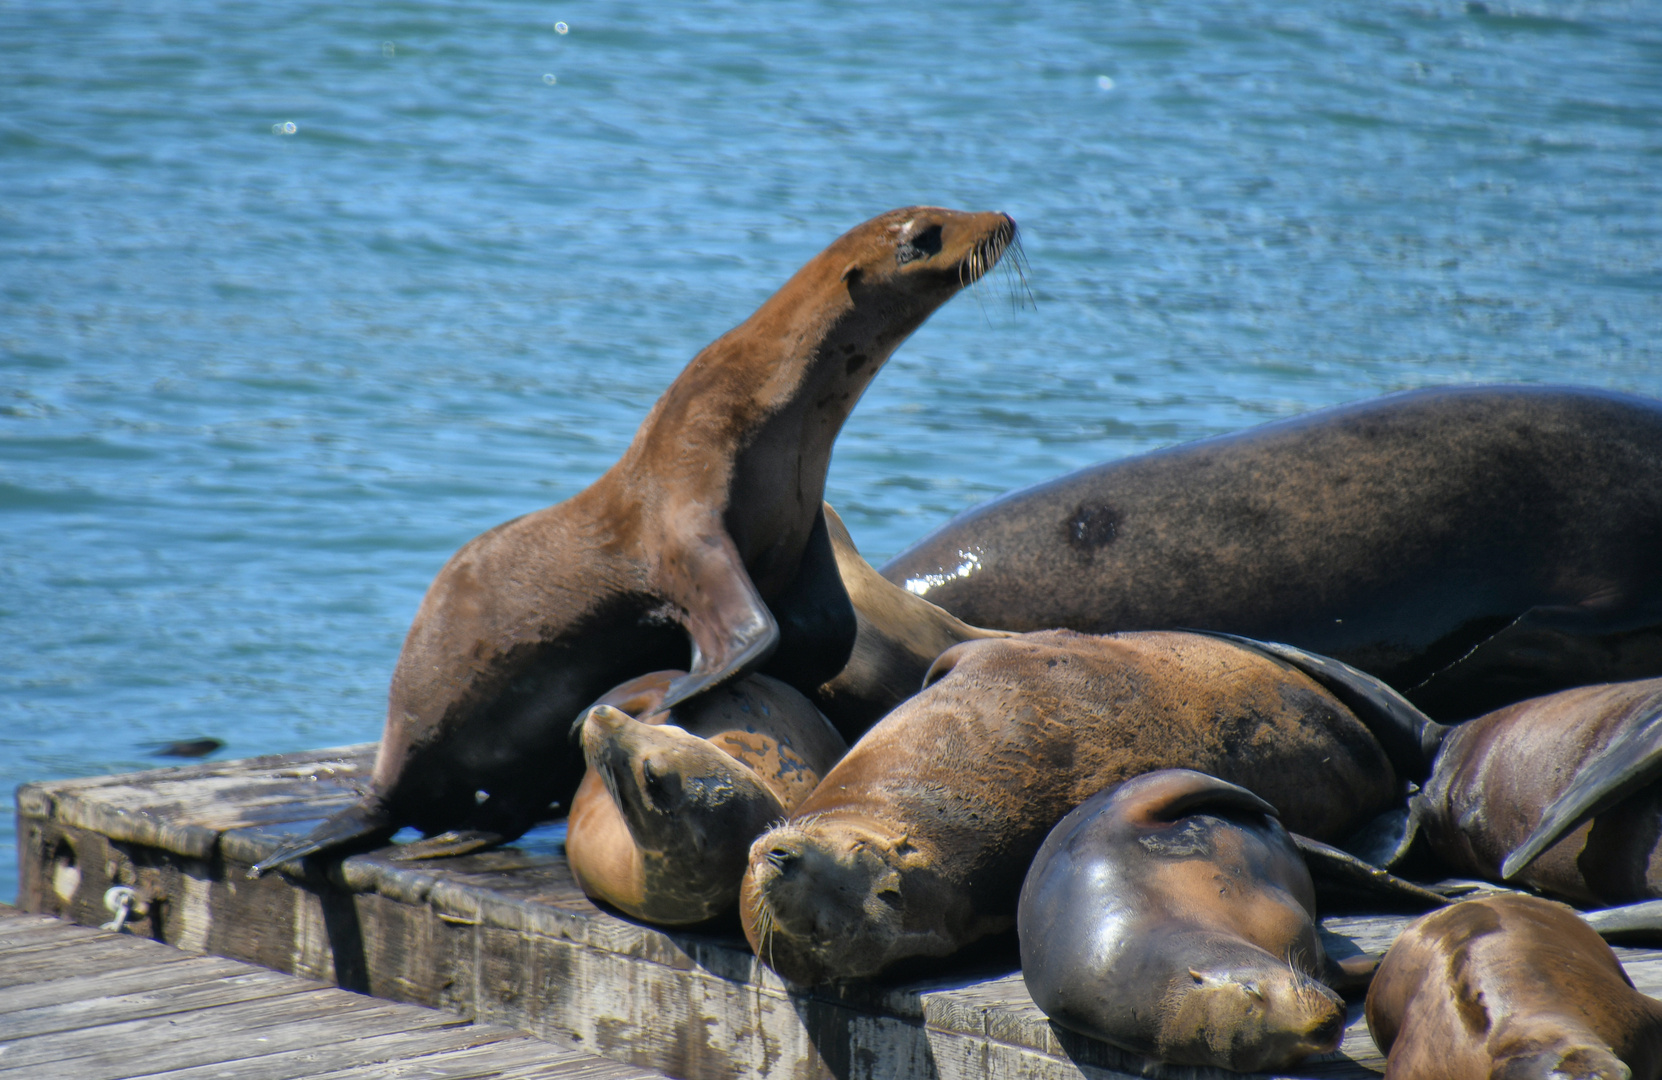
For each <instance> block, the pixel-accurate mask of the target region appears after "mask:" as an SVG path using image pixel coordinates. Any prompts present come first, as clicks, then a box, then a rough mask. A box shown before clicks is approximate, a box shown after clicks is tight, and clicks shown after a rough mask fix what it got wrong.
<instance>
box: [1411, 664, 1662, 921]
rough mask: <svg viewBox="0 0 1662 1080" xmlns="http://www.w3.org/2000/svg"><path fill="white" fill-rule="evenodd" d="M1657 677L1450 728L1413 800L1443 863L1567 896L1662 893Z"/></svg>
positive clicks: (1577, 899)
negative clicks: (1426, 778)
mask: <svg viewBox="0 0 1662 1080" xmlns="http://www.w3.org/2000/svg"><path fill="white" fill-rule="evenodd" d="M1659 739H1662V679H1645V680H1641V681H1637V682H1627V683H1616V684H1613V685H1603V686H1587V687H1581V688H1578V689H1575V690H1565V691H1562V692H1560V693H1557V694H1551V695H1548V696H1546V697H1540V698H1533V699H1531V700H1529V701H1522V702H1519V703H1517V704H1515V705H1509V706H1507V707H1506V708H1504V709H1499V710H1497V711H1495V712H1492V713H1489V714H1487V715H1485V716H1481V717H1478V718H1477V719H1476V720H1470V721H1467V722H1466V723H1464V724H1461V725H1460V726H1458V727H1456V728H1454V729H1453V730H1452V731H1451V732H1450V733H1449V735H1448V737H1447V738H1446V739H1444V740H1443V745H1442V749H1441V750H1440V751H1439V752H1438V754H1437V759H1436V764H1435V766H1434V767H1433V770H1432V774H1431V779H1430V780H1428V781H1427V782H1426V784H1425V786H1424V788H1423V790H1421V791H1420V792H1419V793H1418V794H1417V795H1415V796H1414V798H1413V799H1412V800H1411V803H1410V807H1411V811H1412V814H1413V817H1414V824H1415V825H1417V827H1418V829H1419V831H1420V833H1421V834H1422V835H1423V836H1424V837H1425V838H1426V840H1427V841H1428V843H1429V846H1430V847H1431V849H1432V851H1433V852H1434V853H1435V854H1436V855H1437V857H1438V858H1439V859H1440V860H1441V861H1442V862H1443V863H1444V864H1445V865H1447V866H1448V867H1449V868H1450V869H1452V870H1455V871H1456V872H1459V873H1464V874H1470V875H1474V876H1478V877H1486V878H1491V879H1495V880H1500V879H1503V878H1506V877H1507V876H1508V875H1511V880H1513V881H1516V882H1517V883H1519V884H1523V885H1527V886H1529V887H1530V888H1532V889H1537V890H1540V891H1542V892H1546V893H1550V894H1551V895H1553V896H1557V897H1559V898H1561V899H1564V900H1568V901H1570V902H1571V903H1577V904H1596V905H1605V904H1621V903H1627V902H1629V901H1633V900H1642V899H1647V898H1653V897H1662V783H1658V782H1657V780H1658V777H1659V775H1662V746H1659V745H1658V744H1659Z"/></svg>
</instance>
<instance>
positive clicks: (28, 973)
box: [0, 938, 184, 988]
mask: <svg viewBox="0 0 1662 1080" xmlns="http://www.w3.org/2000/svg"><path fill="white" fill-rule="evenodd" d="M66 948H68V945H67V944H66V943H60V944H59V945H58V946H56V947H54V948H50V949H42V950H39V951H33V952H28V953H13V954H11V955H8V956H7V957H6V958H5V962H4V963H0V988H6V987H12V986H23V985H27V984H31V983H40V982H50V981H52V980H54V979H67V978H73V977H77V976H81V975H89V974H96V973H99V972H105V971H118V970H120V969H122V968H129V967H133V966H134V965H135V963H144V962H146V959H145V958H146V954H145V953H144V951H143V949H142V947H141V943H140V941H139V939H137V938H111V939H110V940H103V941H97V942H95V943H94V945H93V946H92V947H88V948H84V949H83V948H80V947H76V948H75V951H74V957H75V960H74V964H73V966H72V965H71V964H69V963H68V962H67V956H68V954H67V953H66V952H65V950H66ZM177 959H180V960H182V959H184V956H183V955H181V956H179V957H177Z"/></svg>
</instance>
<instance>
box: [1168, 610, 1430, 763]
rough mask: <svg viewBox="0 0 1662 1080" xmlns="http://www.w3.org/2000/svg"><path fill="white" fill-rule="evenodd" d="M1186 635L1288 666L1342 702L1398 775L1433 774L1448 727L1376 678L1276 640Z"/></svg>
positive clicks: (1212, 633)
mask: <svg viewBox="0 0 1662 1080" xmlns="http://www.w3.org/2000/svg"><path fill="white" fill-rule="evenodd" d="M1189 633H1195V634H1205V635H1207V636H1208V637H1215V638H1222V639H1223V640H1225V641H1232V642H1234V643H1235V644H1237V645H1239V646H1241V647H1242V648H1245V649H1251V650H1253V651H1254V652H1257V653H1260V654H1262V655H1265V656H1269V657H1272V658H1274V659H1277V660H1280V661H1282V662H1283V663H1286V664H1290V665H1292V666H1293V667H1295V668H1297V669H1298V670H1299V671H1302V672H1304V674H1306V675H1308V676H1310V677H1311V678H1312V679H1315V680H1316V681H1317V682H1319V683H1321V684H1322V686H1324V687H1326V688H1327V690H1328V691H1329V692H1331V693H1332V694H1333V696H1334V697H1336V698H1338V699H1339V700H1340V701H1342V702H1344V704H1345V706H1346V707H1347V708H1348V709H1350V711H1351V712H1353V713H1355V714H1356V718H1357V719H1358V720H1360V721H1362V723H1363V724H1364V725H1365V726H1366V727H1367V729H1368V730H1369V731H1370V732H1372V733H1373V737H1374V738H1375V739H1378V740H1379V745H1380V747H1381V748H1382V749H1384V751H1385V756H1386V757H1387V758H1390V760H1391V766H1392V768H1394V769H1396V771H1397V774H1398V775H1399V776H1402V777H1404V778H1405V779H1408V780H1413V781H1415V782H1420V781H1423V780H1424V779H1425V778H1426V777H1427V776H1430V775H1431V763H1432V760H1433V759H1434V758H1436V756H1437V748H1438V747H1439V746H1441V745H1442V744H1443V737H1444V736H1446V735H1447V734H1448V733H1449V728H1448V727H1446V726H1445V725H1443V724H1439V723H1437V721H1435V720H1433V719H1431V717H1429V716H1427V715H1425V713H1423V712H1421V711H1420V710H1419V709H1417V708H1415V707H1414V705H1413V704H1412V703H1410V702H1409V700H1408V699H1407V698H1405V697H1403V696H1402V695H1401V694H1399V693H1397V692H1396V691H1395V690H1393V689H1391V687H1389V686H1387V685H1385V684H1384V683H1383V682H1381V681H1380V680H1378V679H1376V678H1374V677H1373V676H1372V675H1369V674H1368V673H1367V672H1365V671H1362V670H1360V669H1358V668H1353V667H1351V666H1350V665H1349V664H1347V663H1345V662H1343V661H1342V660H1335V659H1333V658H1332V657H1330V656H1322V655H1320V654H1319V653H1313V652H1306V651H1305V650H1304V649H1300V648H1297V647H1296V646H1293V645H1286V644H1283V643H1281V642H1279V641H1256V640H1254V639H1252V638H1247V637H1241V636H1240V635H1238V634H1225V633H1221V632H1219V631H1216V630H1191V631H1189Z"/></svg>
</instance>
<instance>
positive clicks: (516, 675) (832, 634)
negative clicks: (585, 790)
mask: <svg viewBox="0 0 1662 1080" xmlns="http://www.w3.org/2000/svg"><path fill="white" fill-rule="evenodd" d="M1014 239H1015V223H1014V222H1013V221H1011V220H1010V219H1009V218H1008V217H1007V216H1005V215H1003V214H997V213H982V214H965V213H958V212H955V211H951V210H942V209H938V208H933V207H908V208H906V209H903V210H893V211H890V212H889V213H886V214H883V215H880V216H879V217H876V218H873V219H872V220H871V221H868V222H866V223H865V224H863V225H859V226H857V227H855V228H854V229H852V230H850V231H849V232H847V233H845V234H844V235H843V236H842V237H840V238H838V239H837V240H836V241H835V242H833V243H832V244H831V246H830V247H828V248H826V249H825V250H824V251H823V252H821V253H820V254H819V255H817V256H815V257H814V258H813V259H812V260H810V261H809V262H808V264H807V265H806V266H804V267H803V268H802V269H801V270H800V271H798V272H797V274H796V275H795V276H794V277H792V278H791V280H790V281H789V282H787V283H786V284H785V286H784V287H783V288H782V289H780V290H779V292H778V293H776V294H774V296H773V297H772V298H770V299H769V300H768V301H767V302H766V303H764V304H763V305H762V306H761V308H759V309H758V310H757V311H756V313H755V314H754V315H752V316H751V317H750V318H749V319H747V320H745V321H744V322H743V323H742V324H740V325H739V326H738V327H737V328H735V329H733V330H731V331H729V332H728V333H726V334H724V335H723V336H722V337H720V338H719V339H717V340H716V341H715V342H714V343H713V344H711V345H709V346H708V347H707V348H705V349H704V350H703V351H702V352H700V353H699V354H698V355H697V356H696V357H694V358H693V360H692V362H691V363H690V364H688V365H687V368H686V370H684V371H683V372H682V373H681V374H680V376H679V377H677V378H676V380H675V382H674V383H672V384H671V385H670V387H669V389H668V390H667V391H665V393H664V395H663V396H662V397H661V398H659V399H658V402H657V404H656V405H654V406H653V408H652V411H651V413H650V414H648V416H647V418H646V420H645V421H644V422H643V423H642V424H641V427H640V430H639V431H638V432H636V434H635V438H634V441H633V442H632V443H631V444H630V446H629V449H628V450H627V451H626V452H625V453H624V455H623V457H622V458H621V459H620V460H619V461H618V462H617V464H616V465H614V466H612V468H611V469H609V470H608V471H607V472H606V473H605V475H603V476H602V477H600V479H598V480H596V481H595V482H594V483H593V484H592V485H590V486H589V487H588V488H587V489H586V490H584V491H582V492H580V493H579V494H577V495H576V496H574V497H572V498H571V499H568V500H567V501H565V502H563V503H560V504H558V505H556V506H552V507H549V508H547V509H545V510H539V511H537V512H536V513H533V514H527V515H526V516H524V517H521V518H517V519H515V520H513V521H510V522H507V523H506V524H503V525H499V526H497V527H496V528H494V529H492V530H490V531H489V532H487V533H485V534H483V535H482V536H479V537H477V538H476V539H474V540H472V541H470V542H469V543H468V544H467V545H465V546H464V547H463V548H462V549H461V550H460V551H459V552H457V553H456V555H455V556H453V557H452V558H451V560H450V561H449V563H447V564H446V565H445V567H444V569H443V570H442V571H440V572H439V575H438V577H437V578H436V579H434V581H433V584H432V586H431V587H430V588H429V589H428V591H427V596H426V597H425V599H423V601H422V604H421V608H420V610H419V611H417V613H416V617H415V622H414V623H413V624H412V625H411V627H410V633H409V636H408V637H407V638H406V639H405V642H404V650H403V652H402V654H401V655H400V656H399V660H398V666H397V668H396V669H395V671H394V672H393V679H392V687H391V690H390V692H389V695H388V697H389V700H388V709H387V723H386V729H385V731H384V733H383V735H382V739H381V747H380V752H379V754H378V755H377V757H376V761H375V769H374V773H373V776H372V778H371V782H370V789H369V791H368V793H367V794H366V795H365V796H364V797H363V799H362V800H360V801H359V802H358V803H357V804H356V805H354V806H353V807H351V808H349V809H347V810H345V811H343V812H341V813H339V814H337V815H335V816H334V817H332V818H330V819H329V820H328V821H326V822H324V823H323V824H322V825H321V826H319V827H318V828H317V829H315V830H314V831H313V832H312V833H311V834H310V835H308V836H306V837H304V838H303V839H300V840H298V841H296V842H294V843H291V844H288V845H285V846H284V847H282V848H280V849H279V850H277V851H276V852H275V853H273V854H272V855H270V856H268V857H267V858H265V859H263V860H261V862H260V863H259V864H258V865H257V866H256V867H255V868H254V871H253V872H254V873H259V872H261V871H263V870H265V869H268V868H270V867H272V866H275V865H277V864H279V863H281V862H283V861H285V860H288V859H293V858H297V857H299V856H301V855H305V854H309V853H311V852H315V851H320V850H324V849H327V848H332V847H336V846H339V845H342V844H348V843H351V844H355V845H360V846H362V845H366V844H369V843H372V842H375V841H377V840H379V839H382V838H385V837H387V836H390V835H391V834H392V833H393V832H394V831H396V830H397V829H398V828H399V827H401V826H404V825H414V826H415V827H417V828H419V829H421V830H422V831H423V832H426V833H428V834H435V833H446V835H445V837H444V838H442V839H440V840H437V841H432V842H428V843H427V844H426V845H425V846H420V847H418V848H417V850H419V851H420V852H421V853H422V854H452V853H457V852H461V851H467V850H472V849H474V848H476V847H479V846H484V845H488V844H492V843H497V842H501V841H504V840H508V839H512V838H514V837H517V836H518V835H520V833H522V832H523V831H524V830H525V829H526V828H528V827H529V826H530V825H531V824H532V823H533V822H535V821H536V820H537V819H538V817H539V816H541V815H542V814H544V813H545V812H546V810H547V808H548V806H549V804H550V803H553V802H561V803H567V802H569V800H570V798H571V794H572V792H573V791H574V790H575V789H576V787H577V783H578V780H579V778H580V776H581V774H582V762H581V759H580V757H579V755H577V754H576V753H575V752H574V749H573V748H572V747H570V746H569V745H568V743H567V741H566V732H567V729H568V728H569V726H570V723H571V721H572V719H573V718H575V716H576V715H577V713H578V711H579V710H581V709H582V708H584V707H585V706H586V705H588V704H589V702H591V701H593V700H594V699H595V698H596V697H597V696H598V695H600V694H601V693H604V692H605V691H606V690H607V689H608V688H609V687H612V686H614V685H616V684H617V683H619V682H621V681H623V680H624V679H627V678H631V677H633V676H635V675H638V674H640V673H642V672H644V671H651V670H655V669H662V668H672V667H685V668H688V669H689V670H688V673H687V675H686V676H685V677H684V678H682V679H680V680H678V682H677V683H676V684H675V685H674V686H673V687H671V689H670V691H669V693H668V697H667V700H666V704H668V705H674V704H677V703H679V702H681V701H686V700H688V699H690V698H691V697H693V696H695V695H696V694H698V693H700V692H702V691H704V690H708V689H710V688H711V687H713V686H716V685H719V684H720V683H722V682H724V681H726V680H728V679H732V678H735V677H737V676H740V675H743V674H745V673H747V672H749V671H752V670H754V669H756V668H757V667H758V666H759V665H761V664H762V663H763V662H764V661H767V660H768V658H769V657H770V655H772V654H773V653H774V651H775V649H776V648H777V649H779V651H780V655H779V658H778V663H779V664H781V665H782V667H777V668H775V669H774V670H776V671H778V672H779V673H780V674H781V675H783V676H784V677H785V678H787V680H788V681H792V682H794V683H795V684H797V685H799V686H801V687H803V688H805V689H809V690H811V689H813V688H814V687H815V686H817V685H819V684H820V683H822V682H824V681H825V680H826V679H828V678H830V677H832V676H833V675H835V674H836V672H837V671H839V670H840V669H841V668H842V666H843V662H844V660H845V659H846V657H847V655H848V650H849V648H850V647H851V645H852V642H853V638H854V632H855V626H854V615H853V611H852V609H851V608H850V606H849V604H848V600H847V595H846V593H845V592H844V590H843V588H842V584H841V582H840V580H839V579H838V578H837V573H836V565H835V561H834V559H833V558H832V556H831V552H830V546H829V542H828V539H827V537H826V533H825V523H824V518H823V516H822V515H821V513H820V500H821V496H822V493H823V491H824V487H825V470H826V467H827V464H828V463H829V461H830V455H831V446H832V442H833V440H834V439H835V438H836V436H837V433H838V431H839V430H840V429H841V427H842V424H843V421H844V420H845V419H846V418H847V417H848V414H849V412H850V411H851V410H852V409H853V408H854V404H855V402H856V401H858V400H859V397H860V394H861V393H862V392H863V391H864V390H865V387H866V385H867V384H868V383H869V382H870V381H871V379H872V377H873V376H874V375H876V373H877V371H878V370H879V369H880V368H881V367H882V366H883V364H884V362H885V361H886V360H887V359H888V358H889V355H890V354H891V353H892V352H893V351H894V349H895V347H896V346H898V345H899V344H900V343H901V342H902V341H903V340H905V338H906V337H907V335H909V334H910V333H912V331H914V330H916V329H917V328H918V326H920V325H921V324H922V323H923V321H924V320H925V319H926V318H928V316H929V315H930V313H931V312H933V311H934V310H935V309H936V308H937V307H939V306H940V305H941V304H942V303H944V302H945V301H946V300H948V299H949V298H950V297H951V296H952V295H953V294H954V293H956V292H957V291H958V290H959V289H961V288H963V287H964V286H965V285H968V284H969V283H970V282H973V281H975V280H976V279H978V278H979V277H980V276H981V275H983V274H984V273H986V271H987V270H988V269H990V268H991V267H992V266H993V264H994V263H996V262H997V261H998V258H999V257H1000V255H1002V254H1003V252H1004V251H1005V249H1006V248H1007V247H1008V246H1009V245H1010V244H1011V243H1012V242H1013V241H1014ZM689 645H690V658H689ZM689 659H690V663H689ZM447 830H449V831H451V832H446V831H447Z"/></svg>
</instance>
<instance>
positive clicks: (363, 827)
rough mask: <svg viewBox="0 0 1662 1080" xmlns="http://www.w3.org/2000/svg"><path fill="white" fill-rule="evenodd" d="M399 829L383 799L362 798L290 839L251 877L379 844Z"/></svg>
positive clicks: (250, 871) (252, 870) (256, 866)
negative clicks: (300, 861)
mask: <svg viewBox="0 0 1662 1080" xmlns="http://www.w3.org/2000/svg"><path fill="white" fill-rule="evenodd" d="M397 831H398V828H397V826H395V825H394V824H393V823H392V821H391V820H390V819H389V817H388V816H387V812H386V808H385V807H384V806H382V805H381V802H380V800H379V799H368V798H366V799H360V800H358V801H357V802H355V803H353V804H352V805H351V806H349V807H347V808H346V809H345V810H342V811H340V812H339V813H338V814H334V815H332V816H330V817H329V818H328V819H327V820H325V821H324V822H323V824H321V825H319V826H318V827H317V828H315V829H313V830H312V831H311V832H309V833H307V834H306V835H305V836H302V837H301V838H300V839H298V840H291V841H289V842H288V843H286V844H284V845H283V846H282V847H280V848H278V849H277V850H276V851H274V852H272V853H271V854H270V855H267V856H266V857H265V858H263V859H261V860H260V861H259V862H257V863H255V864H254V865H253V866H251V867H249V868H248V876H249V877H251V878H257V877H259V876H261V875H262V874H264V873H266V872H267V871H269V870H274V869H276V868H277V867H279V866H281V865H282V864H283V863H286V862H292V861H293V860H295V859H299V858H301V857H303V856H306V855H315V854H317V853H318V852H320V851H325V850H329V849H332V848H338V847H345V846H351V847H352V848H353V849H355V850H363V849H365V848H371V847H375V846H376V845H378V844H380V843H382V842H383V841H385V840H387V839H389V838H391V836H392V834H393V833H395V832H397Z"/></svg>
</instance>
